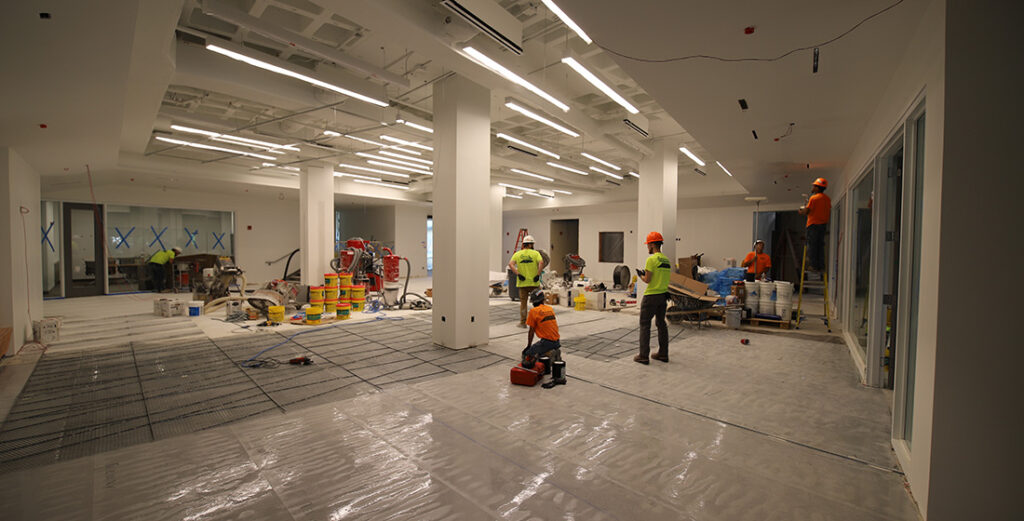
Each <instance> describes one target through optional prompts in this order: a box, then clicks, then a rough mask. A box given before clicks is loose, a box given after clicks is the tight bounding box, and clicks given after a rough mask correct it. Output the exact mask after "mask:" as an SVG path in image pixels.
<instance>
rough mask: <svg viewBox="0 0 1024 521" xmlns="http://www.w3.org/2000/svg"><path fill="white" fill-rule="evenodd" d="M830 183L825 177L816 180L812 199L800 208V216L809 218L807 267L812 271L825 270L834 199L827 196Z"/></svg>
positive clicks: (812, 187)
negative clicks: (826, 237) (826, 239)
mask: <svg viewBox="0 0 1024 521" xmlns="http://www.w3.org/2000/svg"><path fill="white" fill-rule="evenodd" d="M826 188H828V181H827V180H825V178H824V177H819V178H817V179H815V180H814V183H813V184H812V186H811V197H810V198H809V199H807V204H806V205H804V206H801V207H800V215H806V216H807V265H808V268H810V269H811V270H812V271H821V270H824V269H825V234H826V233H828V219H829V217H830V216H831V215H832V199H830V198H829V196H827V195H825V189H826Z"/></svg>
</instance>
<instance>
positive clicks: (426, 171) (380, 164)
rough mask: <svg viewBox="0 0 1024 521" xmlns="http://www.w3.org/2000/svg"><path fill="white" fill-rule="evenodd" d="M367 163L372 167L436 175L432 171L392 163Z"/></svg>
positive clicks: (373, 161) (370, 160) (372, 160)
mask: <svg viewBox="0 0 1024 521" xmlns="http://www.w3.org/2000/svg"><path fill="white" fill-rule="evenodd" d="M366 162H367V163H369V164H371V165H376V166H382V167H384V168H397V169H398V170H405V171H406V172H412V173H414V174H423V175H434V173H433V172H431V171H430V170H422V169H419V168H412V167H408V166H401V165H393V164H391V163H385V162H383V161H377V160H375V159H368V160H367V161H366Z"/></svg>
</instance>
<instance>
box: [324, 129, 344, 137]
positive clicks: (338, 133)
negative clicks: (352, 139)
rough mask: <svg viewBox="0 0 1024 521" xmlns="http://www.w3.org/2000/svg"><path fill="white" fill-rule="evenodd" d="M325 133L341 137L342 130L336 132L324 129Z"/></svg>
mask: <svg viewBox="0 0 1024 521" xmlns="http://www.w3.org/2000/svg"><path fill="white" fill-rule="evenodd" d="M324 135H325V136H330V137H341V132H335V131H333V130H325V131H324Z"/></svg>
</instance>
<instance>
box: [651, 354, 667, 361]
mask: <svg viewBox="0 0 1024 521" xmlns="http://www.w3.org/2000/svg"><path fill="white" fill-rule="evenodd" d="M651 358H653V359H655V360H657V361H659V362H665V363H668V355H663V354H661V353H655V354H653V355H651Z"/></svg>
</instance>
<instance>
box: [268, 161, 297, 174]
mask: <svg viewBox="0 0 1024 521" xmlns="http://www.w3.org/2000/svg"><path fill="white" fill-rule="evenodd" d="M263 166H265V167H267V168H279V169H281V170H287V171H289V172H301V171H302V169H301V168H299V167H295V166H286V165H279V164H277V163H263Z"/></svg>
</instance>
